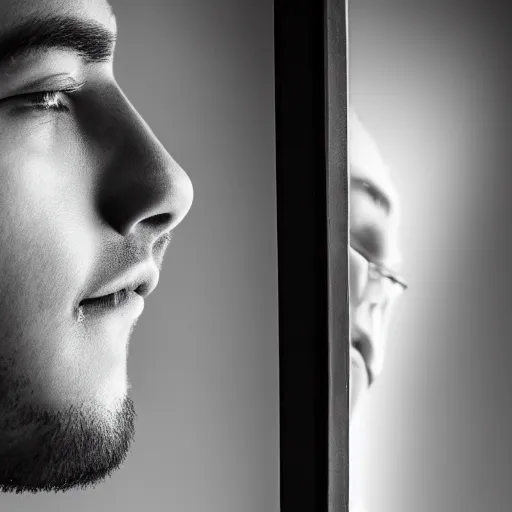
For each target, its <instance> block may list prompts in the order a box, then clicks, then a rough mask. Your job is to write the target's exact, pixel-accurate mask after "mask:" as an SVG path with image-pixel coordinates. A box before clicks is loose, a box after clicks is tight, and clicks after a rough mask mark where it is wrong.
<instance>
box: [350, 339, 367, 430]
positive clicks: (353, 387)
mask: <svg viewBox="0 0 512 512" xmlns="http://www.w3.org/2000/svg"><path fill="white" fill-rule="evenodd" d="M349 380H350V384H349V386H350V406H349V418H350V421H352V419H353V417H354V414H355V412H356V411H357V408H358V406H359V404H360V402H361V399H362V398H363V396H364V395H365V394H366V393H367V391H368V387H369V380H368V372H367V370H366V366H365V363H364V360H363V357H362V356H361V354H360V353H359V352H358V351H357V350H355V349H353V348H350V379H349Z"/></svg>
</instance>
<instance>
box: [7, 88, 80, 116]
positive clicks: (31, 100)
mask: <svg viewBox="0 0 512 512" xmlns="http://www.w3.org/2000/svg"><path fill="white" fill-rule="evenodd" d="M84 85H85V82H83V83H79V84H73V85H71V86H68V87H65V88H62V89H59V90H53V91H38V92H32V93H24V94H18V95H16V96H11V97H10V98H7V99H9V100H11V101H14V102H15V104H16V109H17V110H19V109H21V110H42V111H49V110H51V111H55V112H69V110H70V109H69V97H70V96H71V95H73V94H74V93H76V92H78V91H79V90H80V89H81V88H82V87H83V86H84Z"/></svg>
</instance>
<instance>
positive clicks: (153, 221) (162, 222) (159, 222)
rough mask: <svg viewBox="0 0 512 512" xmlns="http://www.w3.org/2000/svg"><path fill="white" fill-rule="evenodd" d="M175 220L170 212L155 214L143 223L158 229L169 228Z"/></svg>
mask: <svg viewBox="0 0 512 512" xmlns="http://www.w3.org/2000/svg"><path fill="white" fill-rule="evenodd" d="M172 221H173V215H172V214H170V213H159V214H158V215H153V216H151V217H148V218H147V219H144V220H143V223H144V224H146V226H150V227H152V228H155V229H158V230H165V229H168V228H169V227H170V226H171V224H172Z"/></svg>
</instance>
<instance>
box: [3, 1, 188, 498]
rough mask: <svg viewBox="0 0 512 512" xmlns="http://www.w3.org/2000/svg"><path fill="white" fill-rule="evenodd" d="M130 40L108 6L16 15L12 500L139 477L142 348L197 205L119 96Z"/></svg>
mask: <svg viewBox="0 0 512 512" xmlns="http://www.w3.org/2000/svg"><path fill="white" fill-rule="evenodd" d="M115 32H116V24H115V18H114V17H113V15H112V13H111V11H110V8H109V6H108V4H107V3H106V2H105V1H104V0H73V1H72V2H69V1H67V0H65V1H64V0H61V1H58V0H38V1H37V2H34V1H33V0H3V2H2V3H0V173H1V179H2V186H1V187H0V205H1V217H0V244H1V245H0V275H1V279H2V280H1V282H2V286H1V290H2V293H1V295H0V489H1V490H3V491H24V490H29V491H38V490H66V489H69V488H73V487H77V486H87V485H89V484H92V483H95V482H98V481H100V480H102V479H103V478H104V477H105V476H107V475H108V474H109V473H110V472H111V471H112V470H113V469H115V468H116V467H118V466H119V464H120V463H121V462H122V461H123V459H124V457H125V456H126V453H127V451H128V448H129V444H130V442H131V440H132V437H133V430H134V410H133V404H132V402H131V400H130V399H129V398H128V396H127V391H128V382H127V375H126V365H127V349H128V340H129V337H130V335H131V332H132V330H133V327H134V326H135V323H136V321H137V318H138V317H139V315H140V314H141V312H142V309H143V306H144V298H143V297H144V296H146V295H147V294H148V293H150V292H151V291H152V290H153V289H154V287H155V286H156V284H157V282H158V275H159V269H160V266H161V264H162V260H163V256H164V252H165V249H166V247H167V242H168V241H169V239H170V232H171V230H172V229H174V227H175V226H176V225H177V224H179V223H180V222H181V220H182V219H183V218H184V216H185V215H186V214H187V212H188V210H189V208H190V206H191V204H192V196H193V189H192V185H191V182H190V180H189V178H188V176H187V175H186V173H185V172H184V171H183V170H182V169H181V168H180V167H179V166H178V164H177V163H176V162H175V161H174V160H173V159H172V158H171V156H170V155H169V154H168V153H167V152H166V150H165V149H164V148H163V147H162V145H161V144H160V143H159V141H158V140H157V139H156V137H155V136H154V134H153V133H152V132H151V130H150V129H149V127H148V126H147V125H146V124H145V123H144V121H143V120H142V119H141V118H140V116H139V115H138V114H137V112H136V111H135V110H134V108H133V107H132V106H131V104H130V103H129V102H128V100H127V99H126V97H125V96H124V95H123V93H122V91H121V89H120V88H119V86H118V84H117V83H116V81H115V78H114V76H113V63H112V51H113V42H114V40H115ZM21 36H23V37H21ZM122 289H125V291H121V292H120V293H118V294H113V292H119V291H120V290H122ZM126 289H128V291H127V290H126ZM135 290H136V291H135ZM100 296H102V297H103V298H102V299H100V298H98V297H100Z"/></svg>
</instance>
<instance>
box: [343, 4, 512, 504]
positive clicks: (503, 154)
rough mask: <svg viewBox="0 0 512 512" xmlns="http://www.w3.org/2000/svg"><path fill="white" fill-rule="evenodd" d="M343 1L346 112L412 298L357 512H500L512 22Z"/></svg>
mask: <svg viewBox="0 0 512 512" xmlns="http://www.w3.org/2000/svg"><path fill="white" fill-rule="evenodd" d="M497 5H498V2H495V1H490V2H486V3H485V6H484V4H483V3H480V4H479V6H477V4H476V2H467V1H466V2H463V1H462V0H460V1H459V0H443V1H441V0H431V1H427V0H357V1H356V0H353V1H351V2H350V5H349V41H350V47H349V54H350V68H349V69H350V99H351V101H352V102H353V103H354V104H355V106H356V108H357V109H358V111H359V112H360V114H361V117H362V119H363V121H364V122H366V124H367V125H368V127H369V129H370V130H371V131H372V132H373V134H374V135H375V137H376V139H377V141H378V143H379V145H380V147H381V149H382V151H383V153H384V156H385V158H386V160H387V162H388V163H389V164H390V165H391V167H392V173H393V176H394V179H395V182H396V184H397V187H398V189H399V192H400V194H401V197H402V201H403V210H404V220H403V232H402V234H403V236H402V240H403V250H404V256H405V265H404V272H405V274H406V275H407V276H408V277H409V280H410V283H411V289H410V292H408V293H407V296H406V297H404V299H403V302H402V304H401V305H400V307H399V311H398V312H397V313H398V315H397V318H396V321H395V322H394V325H393V330H392V333H393V336H392V338H391V340H390V342H391V343H390V347H389V351H388V355H387V366H386V368H385V372H384V374H383V376H382V378H381V380H380V381H379V382H378V383H377V384H376V387H375V389H374V391H373V393H372V394H371V398H370V401H369V402H368V403H367V405H366V407H365V414H364V416H363V417H362V418H361V424H362V427H363V430H364V434H365V437H366V443H365V444H364V445H363V446H362V447H361V466H362V474H363V494H364V496H365V497H366V503H367V507H368V510H369V512H372V511H374V512H405V511H411V510H414V511H415V512H427V511H428V512H430V511H433V510H435V511H436V512H459V511H460V512H480V511H482V510H510V507H511V503H512V486H511V485H510V479H511V476H512V440H511V436H510V432H512V399H511V397H512V393H511V389H512V378H511V372H510V362H511V358H512V343H511V340H512V315H511V306H512V291H511V290H512V287H511V281H512V267H511V264H510V262H511V261H512V235H511V229H510V219H511V217H512V201H511V196H512V193H511V192H512V177H511V167H512V145H511V143H510V134H511V133H512V130H511V128H512V127H511V119H512V118H511V116H510V91H511V90H512V88H511V85H512V84H511V81H512V80H511V78H512V75H511V72H510V57H511V54H512V40H511V36H512V34H511V33H510V32H511V31H510V15H507V13H505V12H500V11H499V9H498V8H497Z"/></svg>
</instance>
